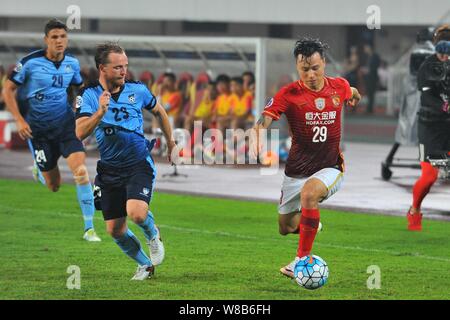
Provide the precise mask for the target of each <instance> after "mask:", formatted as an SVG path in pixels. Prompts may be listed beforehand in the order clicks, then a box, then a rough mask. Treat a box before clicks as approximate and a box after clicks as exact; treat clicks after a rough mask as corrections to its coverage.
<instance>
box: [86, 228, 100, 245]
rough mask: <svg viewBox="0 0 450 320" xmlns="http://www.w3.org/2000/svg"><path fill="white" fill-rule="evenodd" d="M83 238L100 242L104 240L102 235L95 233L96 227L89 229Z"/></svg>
mask: <svg viewBox="0 0 450 320" xmlns="http://www.w3.org/2000/svg"><path fill="white" fill-rule="evenodd" d="M83 239H84V240H86V241H89V242H99V241H102V239H100V237H99V236H98V235H97V234H96V233H95V230H94V229H92V228H91V229H89V230H87V231H86V232H85V233H84V235H83Z"/></svg>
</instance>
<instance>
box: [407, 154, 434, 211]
mask: <svg viewBox="0 0 450 320" xmlns="http://www.w3.org/2000/svg"><path fill="white" fill-rule="evenodd" d="M420 166H421V167H422V174H421V175H420V178H419V180H417V182H416V183H415V184H414V188H413V207H414V208H418V209H419V208H420V206H421V204H422V200H423V199H424V198H425V196H426V195H427V194H428V192H429V191H430V188H431V186H432V185H433V184H434V183H435V182H436V180H437V178H438V173H439V170H438V169H436V168H434V167H433V166H432V165H431V164H430V163H428V162H421V163H420Z"/></svg>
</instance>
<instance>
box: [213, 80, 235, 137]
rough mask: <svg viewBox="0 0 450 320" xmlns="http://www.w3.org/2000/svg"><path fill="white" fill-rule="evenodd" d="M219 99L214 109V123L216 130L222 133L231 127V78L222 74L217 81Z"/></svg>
mask: <svg viewBox="0 0 450 320" xmlns="http://www.w3.org/2000/svg"><path fill="white" fill-rule="evenodd" d="M216 90H217V94H218V96H217V99H216V103H215V108H214V115H213V121H214V120H215V122H216V128H217V129H219V130H221V131H222V132H223V131H224V130H225V129H226V128H229V127H230V122H231V114H230V103H229V98H230V77H229V76H227V75H225V74H220V75H218V76H217V79H216Z"/></svg>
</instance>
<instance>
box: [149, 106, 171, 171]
mask: <svg viewBox="0 0 450 320" xmlns="http://www.w3.org/2000/svg"><path fill="white" fill-rule="evenodd" d="M151 112H152V113H153V115H154V116H155V117H156V119H157V120H158V123H159V127H160V128H161V131H162V132H163V134H164V137H165V138H166V141H167V148H168V150H167V154H168V157H169V162H172V151H173V150H174V149H175V147H176V146H177V145H176V143H175V140H173V136H172V127H171V126H170V121H169V116H168V115H167V113H166V110H164V107H163V106H162V105H161V104H160V103H159V102H157V103H156V106H155V107H154V108H153V109H152V111H151Z"/></svg>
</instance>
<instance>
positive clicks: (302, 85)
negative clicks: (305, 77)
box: [297, 77, 328, 94]
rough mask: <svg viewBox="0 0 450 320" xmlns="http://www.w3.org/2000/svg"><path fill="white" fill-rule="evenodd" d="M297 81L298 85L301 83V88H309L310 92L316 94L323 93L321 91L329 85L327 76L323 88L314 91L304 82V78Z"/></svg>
mask: <svg viewBox="0 0 450 320" xmlns="http://www.w3.org/2000/svg"><path fill="white" fill-rule="evenodd" d="M297 83H298V85H299V86H300V87H301V88H303V89H305V90H307V91H308V92H311V93H314V94H319V93H321V92H322V91H323V90H324V89H325V87H326V86H327V85H328V78H327V77H324V83H323V87H322V89H320V90H319V91H313V90H311V89H310V88H308V87H307V86H306V85H305V84H304V83H303V81H302V80H298V81H297Z"/></svg>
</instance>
